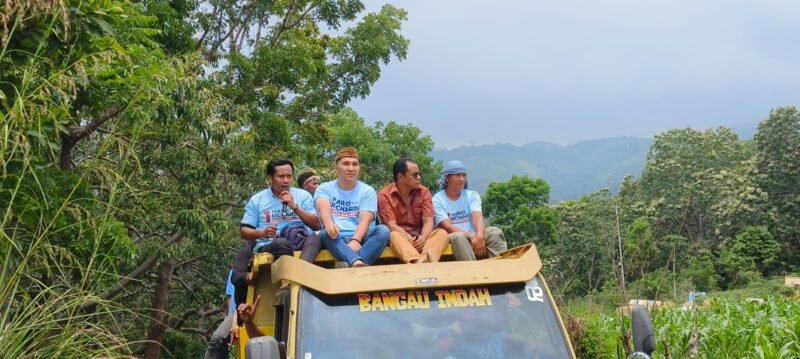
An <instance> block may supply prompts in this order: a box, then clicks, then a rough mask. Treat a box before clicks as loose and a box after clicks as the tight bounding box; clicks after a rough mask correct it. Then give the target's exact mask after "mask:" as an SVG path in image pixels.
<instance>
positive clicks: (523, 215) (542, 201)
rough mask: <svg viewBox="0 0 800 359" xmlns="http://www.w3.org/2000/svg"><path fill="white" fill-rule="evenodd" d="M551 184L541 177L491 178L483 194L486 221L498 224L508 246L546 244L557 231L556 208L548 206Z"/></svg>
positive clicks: (552, 238)
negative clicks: (500, 179)
mask: <svg viewBox="0 0 800 359" xmlns="http://www.w3.org/2000/svg"><path fill="white" fill-rule="evenodd" d="M549 200H550V186H549V185H548V184H547V182H545V181H544V180H543V179H541V178H537V179H533V178H530V177H528V176H522V177H518V176H512V177H511V179H510V180H508V182H501V183H498V182H492V183H490V184H489V188H488V189H487V190H486V194H485V195H484V196H483V213H484V216H485V217H486V219H487V221H488V222H489V223H490V224H492V225H495V226H498V227H500V228H501V229H502V230H503V232H504V233H505V235H506V240H507V241H508V245H509V247H513V246H518V245H521V244H525V243H537V244H538V245H546V244H550V243H552V242H553V240H554V239H555V234H556V222H557V212H556V211H555V210H554V209H552V208H550V207H548V206H547V202H548V201H549Z"/></svg>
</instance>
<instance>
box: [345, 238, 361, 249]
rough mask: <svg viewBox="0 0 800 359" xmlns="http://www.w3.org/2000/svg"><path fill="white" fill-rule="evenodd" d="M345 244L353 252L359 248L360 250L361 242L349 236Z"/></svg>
mask: <svg viewBox="0 0 800 359" xmlns="http://www.w3.org/2000/svg"><path fill="white" fill-rule="evenodd" d="M347 245H348V246H349V247H350V248H351V249H352V250H353V252H358V251H359V250H361V242H359V241H357V240H355V239H352V238H351V239H350V241H349V242H347Z"/></svg>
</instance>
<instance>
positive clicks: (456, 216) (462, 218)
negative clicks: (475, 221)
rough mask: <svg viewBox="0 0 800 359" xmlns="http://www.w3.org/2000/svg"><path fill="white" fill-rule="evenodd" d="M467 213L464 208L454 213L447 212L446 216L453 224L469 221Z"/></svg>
mask: <svg viewBox="0 0 800 359" xmlns="http://www.w3.org/2000/svg"><path fill="white" fill-rule="evenodd" d="M469 215H470V214H469V213H468V212H467V210H464V209H462V210H460V211H458V212H456V213H450V212H447V218H450V222H451V223H453V224H457V223H467V222H469Z"/></svg>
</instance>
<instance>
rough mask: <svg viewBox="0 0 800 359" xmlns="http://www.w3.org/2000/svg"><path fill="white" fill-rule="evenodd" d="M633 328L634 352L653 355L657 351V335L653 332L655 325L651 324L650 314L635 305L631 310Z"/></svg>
mask: <svg viewBox="0 0 800 359" xmlns="http://www.w3.org/2000/svg"><path fill="white" fill-rule="evenodd" d="M631 327H632V329H633V348H634V350H636V351H637V352H642V353H646V354H647V355H648V356H649V355H651V354H653V351H654V350H655V349H656V334H655V332H654V331H653V323H652V322H650V314H649V313H648V312H647V310H646V309H644V307H642V306H641V305H639V304H636V305H634V306H633V309H632V310H631Z"/></svg>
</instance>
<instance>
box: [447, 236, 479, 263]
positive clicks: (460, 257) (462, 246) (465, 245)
mask: <svg viewBox="0 0 800 359" xmlns="http://www.w3.org/2000/svg"><path fill="white" fill-rule="evenodd" d="M447 237H448V239H450V245H451V246H452V247H453V256H454V257H456V260H457V261H474V260H475V251H474V250H472V242H470V240H469V238H467V236H466V235H465V234H464V232H453V233H450V234H449V235H447Z"/></svg>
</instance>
